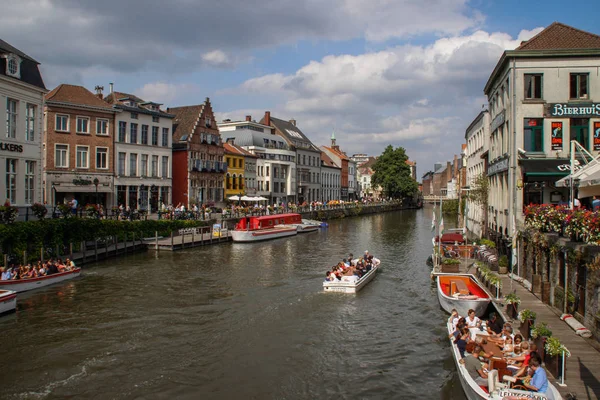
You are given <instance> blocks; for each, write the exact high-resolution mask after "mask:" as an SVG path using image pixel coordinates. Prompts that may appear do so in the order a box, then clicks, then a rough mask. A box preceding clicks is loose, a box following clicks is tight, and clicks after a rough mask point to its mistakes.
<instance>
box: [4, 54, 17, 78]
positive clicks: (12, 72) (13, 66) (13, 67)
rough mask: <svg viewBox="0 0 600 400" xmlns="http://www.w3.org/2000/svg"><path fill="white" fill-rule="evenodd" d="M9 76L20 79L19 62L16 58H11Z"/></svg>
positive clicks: (8, 65) (8, 64) (8, 63)
mask: <svg viewBox="0 0 600 400" xmlns="http://www.w3.org/2000/svg"><path fill="white" fill-rule="evenodd" d="M6 72H7V73H8V75H11V76H15V77H17V78H18V77H19V62H18V61H17V59H16V58H15V57H10V58H9V59H8V62H7V65H6Z"/></svg>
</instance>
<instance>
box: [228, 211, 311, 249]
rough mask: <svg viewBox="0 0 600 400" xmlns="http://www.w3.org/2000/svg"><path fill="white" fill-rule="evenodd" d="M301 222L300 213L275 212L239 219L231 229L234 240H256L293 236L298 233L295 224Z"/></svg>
mask: <svg viewBox="0 0 600 400" xmlns="http://www.w3.org/2000/svg"><path fill="white" fill-rule="evenodd" d="M298 224H302V216H301V215H300V214H291V213H290V214H276V215H265V216H262V217H246V218H242V219H240V221H239V222H238V223H237V224H236V226H235V229H234V230H233V231H231V238H232V239H233V241H234V242H258V241H261V240H269V239H277V238H281V237H286V236H293V235H296V234H297V233H298V227H297V226H296V225H298Z"/></svg>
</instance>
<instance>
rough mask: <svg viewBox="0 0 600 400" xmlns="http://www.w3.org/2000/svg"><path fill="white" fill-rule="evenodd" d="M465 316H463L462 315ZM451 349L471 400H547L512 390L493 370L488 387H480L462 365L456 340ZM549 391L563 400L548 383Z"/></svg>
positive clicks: (466, 392)
mask: <svg viewBox="0 0 600 400" xmlns="http://www.w3.org/2000/svg"><path fill="white" fill-rule="evenodd" d="M461 315H463V314H461ZM446 327H447V329H448V336H449V337H450V336H451V335H452V323H451V322H450V321H448V323H447V324H446ZM449 341H450V347H451V348H452V357H453V358H454V363H455V365H456V370H457V371H458V378H459V380H460V384H461V386H462V388H463V391H464V392H465V395H466V397H467V399H469V400H509V399H510V400H518V399H534V400H547V399H548V397H546V396H545V395H544V394H543V393H537V392H530V391H526V390H519V389H511V388H510V386H509V384H508V383H505V382H500V380H499V379H498V371H497V370H492V371H489V372H488V387H487V388H486V387H483V386H479V385H478V384H477V383H476V382H475V380H473V378H472V377H471V375H469V372H467V368H466V367H465V365H464V364H461V363H460V360H461V356H460V351H459V349H458V347H457V346H456V345H455V344H454V338H452V337H450V339H449ZM548 390H551V391H552V394H553V398H554V399H555V400H562V397H561V395H560V393H559V392H558V390H557V389H556V388H555V387H554V386H553V385H552V384H551V383H550V381H548Z"/></svg>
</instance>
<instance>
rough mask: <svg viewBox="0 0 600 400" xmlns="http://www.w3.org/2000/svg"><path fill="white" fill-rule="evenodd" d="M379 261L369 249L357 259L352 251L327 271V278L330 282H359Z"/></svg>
mask: <svg viewBox="0 0 600 400" xmlns="http://www.w3.org/2000/svg"><path fill="white" fill-rule="evenodd" d="M377 262H378V261H377V260H376V259H375V258H374V257H373V256H372V255H371V254H369V252H368V251H365V253H364V255H363V256H362V257H360V258H356V259H355V258H354V255H353V254H352V253H350V254H349V255H348V257H347V258H344V259H342V261H340V262H339V263H337V264H336V265H334V266H333V267H331V270H329V271H327V272H326V273H325V280H326V281H330V282H357V281H358V280H359V279H360V278H362V277H363V276H364V275H365V274H367V273H368V272H369V271H371V269H373V267H374V266H376V265H377Z"/></svg>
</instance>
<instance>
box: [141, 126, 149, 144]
mask: <svg viewBox="0 0 600 400" xmlns="http://www.w3.org/2000/svg"><path fill="white" fill-rule="evenodd" d="M142 144H148V125H142Z"/></svg>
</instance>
